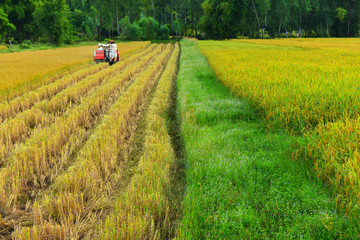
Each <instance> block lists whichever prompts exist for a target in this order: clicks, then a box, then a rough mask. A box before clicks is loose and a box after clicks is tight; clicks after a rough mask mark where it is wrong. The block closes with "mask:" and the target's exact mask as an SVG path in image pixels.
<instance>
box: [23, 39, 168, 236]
mask: <svg viewBox="0 0 360 240" xmlns="http://www.w3.org/2000/svg"><path fill="white" fill-rule="evenodd" d="M170 50H171V47H170V45H168V46H167V49H166V50H165V51H164V52H163V53H162V54H161V55H160V56H158V57H157V58H156V60H154V61H153V62H151V60H148V61H146V62H147V64H149V66H148V67H147V68H146V70H145V71H144V72H142V73H141V74H139V75H138V76H136V77H135V78H136V79H135V82H134V83H133V84H132V85H131V86H130V87H129V88H128V90H127V91H126V92H125V93H124V94H123V95H121V96H120V98H119V99H118V100H117V102H116V103H115V104H114V105H113V106H112V107H111V108H110V110H109V112H108V113H107V114H106V115H105V116H104V118H103V121H102V122H101V124H100V125H99V126H98V127H97V128H96V129H95V130H94V133H93V135H92V138H90V139H89V140H88V141H87V142H86V144H85V146H84V147H83V148H82V150H81V151H80V153H79V154H78V157H77V159H76V160H75V163H74V164H73V166H72V167H70V168H69V169H68V170H67V171H66V172H65V173H64V174H63V175H61V176H59V177H58V178H57V179H56V181H55V183H54V186H53V187H52V191H51V192H50V193H49V194H46V195H44V196H43V197H42V198H41V199H40V204H41V208H42V210H40V206H37V204H36V205H35V207H34V209H38V211H37V212H38V213H35V214H34V215H35V219H34V222H35V223H36V224H37V225H36V226H34V227H32V228H30V229H29V228H23V229H21V230H19V231H18V234H17V238H19V239H41V237H44V235H41V232H44V230H45V229H47V228H48V226H49V225H50V224H51V222H53V221H56V222H58V223H59V225H58V226H59V227H60V228H61V229H63V231H59V232H58V233H59V235H55V236H57V237H59V238H61V236H62V235H60V234H62V233H63V232H66V233H67V235H68V236H69V235H71V236H72V237H75V238H79V237H81V236H83V235H84V234H89V232H88V230H89V228H91V224H94V223H92V221H94V219H96V217H95V216H94V215H96V214H101V211H97V209H101V206H102V205H103V204H104V199H103V198H104V195H106V194H108V195H110V196H111V194H113V192H114V188H115V187H116V186H117V185H118V182H119V180H120V178H119V176H117V175H121V174H122V171H123V170H122V169H121V167H122V166H123V165H124V163H125V162H126V155H127V154H129V152H130V150H131V148H129V145H130V142H131V138H132V137H133V136H132V135H133V133H134V131H135V128H136V124H137V121H136V118H138V116H139V114H140V113H141V109H142V108H143V106H144V103H145V101H146V99H147V96H148V95H149V93H150V91H151V89H152V86H153V85H154V84H155V82H156V80H157V79H158V77H159V76H160V74H161V72H162V70H161V69H163V68H164V67H165V64H164V63H165V62H166V60H167V58H168V56H169V53H170ZM119 76H120V75H119ZM116 169H118V171H116ZM89 216H91V217H89ZM84 219H86V220H84ZM42 228H43V229H42ZM39 233H40V235H39ZM35 236H40V237H35Z"/></svg>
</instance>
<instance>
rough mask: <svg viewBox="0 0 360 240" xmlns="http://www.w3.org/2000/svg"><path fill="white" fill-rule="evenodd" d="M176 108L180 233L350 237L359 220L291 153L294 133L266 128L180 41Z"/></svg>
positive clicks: (188, 44)
mask: <svg viewBox="0 0 360 240" xmlns="http://www.w3.org/2000/svg"><path fill="white" fill-rule="evenodd" d="M181 46H182V54H181V58H180V71H179V77H178V82H177V86H178V111H179V114H180V116H181V135H182V139H183V141H184V145H185V157H186V161H187V166H186V169H187V175H186V179H187V189H186V196H185V201H184V211H183V220H182V222H181V226H180V231H179V233H178V238H179V239H356V238H357V237H358V236H357V234H358V232H359V225H358V224H357V223H356V222H355V221H353V220H351V219H347V218H346V216H344V215H343V214H341V213H339V211H338V210H337V208H336V201H335V198H334V197H332V196H329V193H328V192H327V191H326V190H325V189H324V187H323V186H322V185H320V183H316V181H313V180H312V178H311V177H309V176H311V173H309V172H308V171H309V168H308V167H307V166H306V165H305V164H302V163H299V162H295V161H293V160H291V150H292V146H293V145H294V144H296V143H297V141H299V139H298V138H297V137H294V136H289V135H286V134H284V133H282V132H268V131H267V130H266V127H265V125H266V124H265V122H264V120H263V119H261V118H259V117H257V115H256V114H255V110H254V109H253V108H252V106H251V104H250V103H249V101H248V100H245V99H239V98H236V97H234V96H232V95H231V94H230V92H229V91H228V90H227V89H226V88H225V87H224V86H223V85H221V84H220V83H219V82H218V81H217V79H216V77H215V74H214V72H213V70H212V69H211V67H210V66H209V65H208V63H207V61H206V58H205V57H203V56H202V55H201V53H200V52H199V50H198V48H197V45H196V43H194V42H192V41H189V40H185V41H182V42H181Z"/></svg>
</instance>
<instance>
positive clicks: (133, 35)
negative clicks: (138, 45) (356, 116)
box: [128, 22, 144, 40]
mask: <svg viewBox="0 0 360 240" xmlns="http://www.w3.org/2000/svg"><path fill="white" fill-rule="evenodd" d="M143 36H144V34H143V30H142V28H141V27H140V26H139V24H137V23H136V22H134V23H133V24H131V25H130V26H129V32H128V39H129V40H140V39H142V38H143Z"/></svg>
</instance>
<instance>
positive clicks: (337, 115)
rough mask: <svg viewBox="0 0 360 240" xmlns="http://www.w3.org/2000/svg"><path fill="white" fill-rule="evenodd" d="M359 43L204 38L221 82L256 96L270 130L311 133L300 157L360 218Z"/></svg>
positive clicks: (253, 99)
mask: <svg viewBox="0 0 360 240" xmlns="http://www.w3.org/2000/svg"><path fill="white" fill-rule="evenodd" d="M359 41H360V40H358V39H347V40H344V39H319V40H317V39H310V40H304V39H301V40H293V39H291V40H270V41H266V42H265V40H254V41H252V40H251V41H250V40H246V41H243V40H241V41H225V42H214V41H206V42H199V46H200V49H201V50H202V52H203V53H204V54H205V55H206V57H207V59H208V61H209V63H210V65H211V66H212V67H213V68H214V70H215V73H216V74H217V76H218V78H219V79H220V81H221V82H223V83H224V84H225V85H226V86H227V87H228V88H230V89H231V90H232V92H233V93H235V94H236V95H238V96H241V97H246V98H248V99H250V100H251V102H252V103H253V105H254V106H255V108H256V109H257V111H258V112H259V113H261V114H263V115H264V117H266V119H267V120H268V121H267V122H268V123H269V126H270V127H281V128H283V127H285V128H287V129H288V130H290V131H294V132H296V133H302V134H304V136H305V139H306V145H305V146H304V147H302V150H301V151H300V152H297V153H296V154H294V156H296V157H297V158H298V159H303V157H304V156H305V157H306V158H307V159H309V161H310V162H311V163H312V164H313V165H314V166H315V168H316V171H317V174H318V177H321V178H322V179H323V180H325V182H327V183H329V184H330V185H331V186H332V187H333V189H334V191H335V192H336V194H337V196H338V197H337V200H338V203H339V206H341V208H342V209H346V211H347V212H348V213H351V214H352V215H353V216H356V215H357V216H358V213H359V205H358V203H359V200H360V194H359V190H360V189H359V186H360V181H359V173H360V164H359V152H360V149H359V147H360V145H359V144H358V143H359V137H360V136H359V130H360V127H359V115H360V99H359V97H358V96H359V90H360V82H359V81H358V79H359V78H360V59H359V57H358V53H359V52H358V50H359V49H360V44H359V43H360V42H359ZM276 45H281V46H276ZM294 46H295V47H296V46H300V47H302V48H294ZM303 48H307V49H306V50H304V49H303Z"/></svg>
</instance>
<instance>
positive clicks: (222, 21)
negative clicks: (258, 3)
mask: <svg viewBox="0 0 360 240" xmlns="http://www.w3.org/2000/svg"><path fill="white" fill-rule="evenodd" d="M202 7H203V9H204V16H203V17H202V18H201V20H200V27H201V29H202V30H203V31H204V32H205V33H206V34H207V35H208V36H209V37H210V38H214V39H226V38H234V37H236V36H237V34H238V33H239V32H240V31H241V27H242V26H244V25H245V19H246V17H245V16H246V5H245V3H244V2H243V1H240V0H225V1H221V0H206V1H205V2H204V3H203V4H202Z"/></svg>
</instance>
